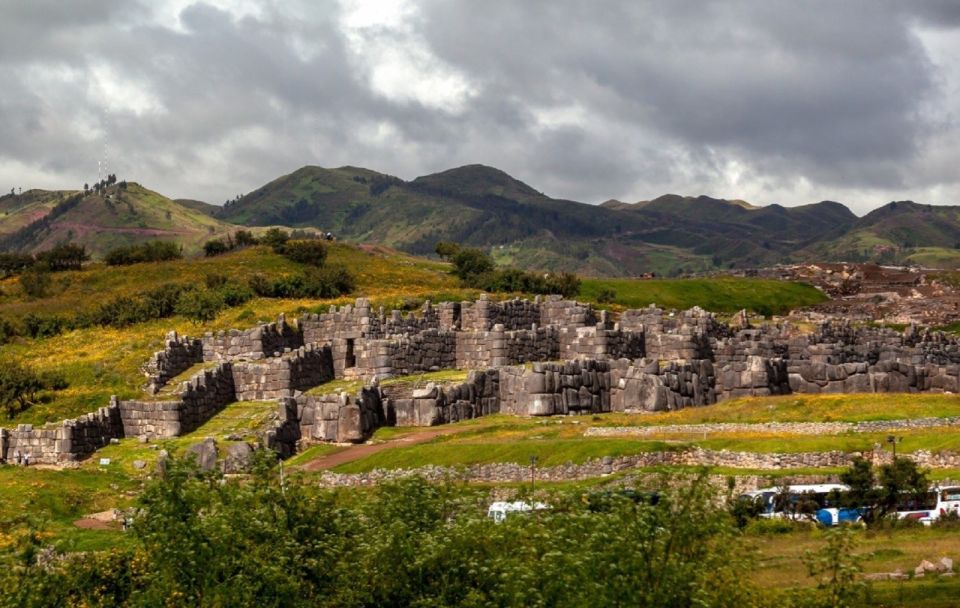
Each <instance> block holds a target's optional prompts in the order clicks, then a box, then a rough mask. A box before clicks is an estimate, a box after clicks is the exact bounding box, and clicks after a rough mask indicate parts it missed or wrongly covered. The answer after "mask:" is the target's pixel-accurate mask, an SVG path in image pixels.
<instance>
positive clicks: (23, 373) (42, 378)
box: [0, 360, 66, 418]
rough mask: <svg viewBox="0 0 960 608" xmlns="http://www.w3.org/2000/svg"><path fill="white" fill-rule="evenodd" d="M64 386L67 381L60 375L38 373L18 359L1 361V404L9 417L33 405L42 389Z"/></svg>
mask: <svg viewBox="0 0 960 608" xmlns="http://www.w3.org/2000/svg"><path fill="white" fill-rule="evenodd" d="M63 388H66V382H65V381H64V380H63V378H62V377H60V376H56V375H40V374H37V373H36V372H34V371H33V370H32V369H30V368H28V367H25V366H23V365H21V364H20V363H19V362H18V361H13V360H7V361H3V362H2V363H0V406H2V407H3V409H4V412H5V413H6V415H7V417H8V418H10V417H13V416H14V415H16V414H17V413H19V412H22V411H24V410H26V409H27V408H29V407H30V406H31V405H33V403H34V402H35V401H36V399H37V393H39V392H40V391H42V390H45V389H56V390H60V389H63Z"/></svg>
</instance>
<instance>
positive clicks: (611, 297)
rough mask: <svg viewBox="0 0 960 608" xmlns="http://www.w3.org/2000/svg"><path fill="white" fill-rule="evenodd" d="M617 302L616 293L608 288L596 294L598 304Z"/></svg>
mask: <svg viewBox="0 0 960 608" xmlns="http://www.w3.org/2000/svg"><path fill="white" fill-rule="evenodd" d="M616 301H617V292H616V291H615V290H613V289H611V288H610V287H604V288H603V289H601V290H600V293H598V294H597V302H599V303H600V304H613V303H614V302H616Z"/></svg>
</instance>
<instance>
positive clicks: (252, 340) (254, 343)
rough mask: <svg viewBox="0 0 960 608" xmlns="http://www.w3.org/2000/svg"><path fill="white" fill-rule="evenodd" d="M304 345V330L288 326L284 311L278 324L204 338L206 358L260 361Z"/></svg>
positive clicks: (206, 359) (209, 359)
mask: <svg viewBox="0 0 960 608" xmlns="http://www.w3.org/2000/svg"><path fill="white" fill-rule="evenodd" d="M303 344H304V337H303V333H302V331H301V330H300V329H299V328H298V327H296V326H293V325H289V324H288V323H287V321H286V318H285V317H284V315H282V314H281V315H280V317H279V318H278V319H277V322H276V323H265V324H260V325H258V326H257V327H254V328H251V329H247V330H243V331H241V330H238V329H231V330H229V331H221V332H217V333H209V332H208V333H207V334H206V335H204V337H203V360H204V361H233V360H237V359H247V360H258V359H263V358H265V357H273V356H275V355H276V354H278V353H282V352H284V351H285V350H287V349H296V348H300V347H301V346H303Z"/></svg>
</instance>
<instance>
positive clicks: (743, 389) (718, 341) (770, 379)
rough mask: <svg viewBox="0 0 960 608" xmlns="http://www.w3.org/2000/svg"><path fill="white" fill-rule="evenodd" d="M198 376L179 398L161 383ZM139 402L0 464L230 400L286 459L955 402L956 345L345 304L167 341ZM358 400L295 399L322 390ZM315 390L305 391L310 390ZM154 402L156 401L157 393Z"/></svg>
mask: <svg viewBox="0 0 960 608" xmlns="http://www.w3.org/2000/svg"><path fill="white" fill-rule="evenodd" d="M200 364H202V365H203V366H204V367H205V368H204V369H202V370H201V371H199V372H198V373H197V374H195V375H194V376H193V377H192V378H191V379H190V380H188V381H187V382H184V383H182V384H181V385H180V386H179V387H177V389H176V390H174V391H171V390H170V388H169V387H167V388H166V389H165V387H166V385H167V384H168V382H169V381H170V380H171V379H173V378H175V377H177V376H178V375H180V374H182V373H184V372H185V371H186V370H188V369H190V368H191V367H193V366H195V365H200ZM445 369H465V370H471V371H470V373H469V375H468V376H467V378H466V380H465V381H463V382H459V383H450V384H447V385H443V386H436V385H432V384H428V385H427V386H413V385H411V384H410V383H406V384H403V383H400V384H390V385H383V386H381V385H380V381H381V380H383V379H386V378H390V377H394V376H410V375H415V374H422V373H426V372H432V371H439V370H445ZM144 373H145V375H146V376H147V383H146V386H145V391H146V393H147V397H146V398H143V399H139V400H129V401H128V400H119V399H116V398H114V399H112V400H111V402H110V403H109V405H107V406H106V407H104V408H101V409H100V410H98V411H97V412H95V413H91V414H87V415H85V416H81V417H80V418H77V419H75V420H66V421H64V422H62V423H60V424H58V425H48V426H46V427H43V428H34V427H32V426H30V425H20V426H18V427H17V428H15V429H0V457H2V458H5V459H6V460H7V461H10V460H12V458H13V455H14V453H15V452H19V453H21V454H24V453H29V454H30V455H31V458H32V460H33V461H34V462H50V463H57V462H68V461H73V460H77V459H79V458H83V457H85V456H87V455H89V454H90V453H92V452H93V451H95V450H96V449H97V448H99V447H101V446H103V445H105V444H107V443H109V441H110V440H111V439H118V438H123V437H134V436H141V437H144V436H145V437H158V438H162V437H175V436H178V435H182V434H184V433H188V432H190V431H192V430H194V429H196V428H198V427H199V426H201V425H202V424H203V423H204V422H206V421H207V420H209V419H210V417H212V416H213V415H214V414H216V413H217V412H219V411H220V410H222V409H223V408H224V407H225V406H226V405H227V404H229V403H232V402H235V401H250V400H258V401H259V400H277V402H278V421H277V423H276V425H275V426H274V428H272V429H271V430H269V431H268V432H267V433H266V435H265V443H266V444H267V445H268V446H270V447H273V448H274V449H277V450H278V451H280V452H281V453H282V454H290V453H293V452H294V451H295V450H296V449H297V448H298V446H301V445H302V444H304V443H309V442H315V441H333V442H360V441H364V440H366V439H367V438H368V437H369V436H370V434H371V433H372V432H373V431H375V430H376V429H377V428H379V427H381V426H385V425H397V426H429V425H437V424H445V423H449V422H456V421H458V420H463V419H468V418H473V417H477V416H484V415H487V414H492V413H499V412H502V413H509V414H515V415H521V416H549V415H557V414H582V413H600V412H611V411H614V412H633V411H662V410H673V409H679V408H684V407H697V406H703V405H709V404H712V403H715V402H717V401H721V400H724V399H730V398H736V397H744V396H764V395H783V394H790V393H864V392H875V393H879V392H958V391H960V342H958V341H957V340H956V339H955V338H952V337H948V336H946V335H945V334H942V333H938V332H929V331H917V330H915V329H913V328H910V329H908V330H907V331H906V332H902V333H901V332H896V331H893V330H890V329H879V328H872V327H866V326H860V327H855V326H852V325H850V324H848V323H842V322H841V323H838V322H826V323H823V324H821V325H820V326H819V327H817V328H816V330H815V331H813V332H810V333H803V332H800V331H798V330H797V329H796V328H793V327H791V326H790V325H789V324H768V325H764V326H762V327H757V328H753V327H750V326H749V323H748V322H747V319H746V316H745V315H740V316H738V317H736V318H735V320H734V323H733V324H726V323H721V322H719V321H718V320H717V319H716V318H715V317H714V316H713V315H712V314H711V313H708V312H706V311H703V310H701V309H698V308H693V309H691V310H688V311H684V312H676V313H675V312H665V311H663V310H661V309H659V308H656V307H654V306H650V307H648V308H645V309H640V310H627V311H624V312H623V313H621V314H620V316H619V318H618V319H616V320H615V319H613V318H612V317H611V315H609V314H608V313H607V312H606V311H595V310H594V309H593V308H592V307H591V306H589V305H587V304H582V303H579V302H574V301H570V300H564V299H562V298H560V297H558V296H551V297H546V298H537V299H535V300H533V301H530V300H519V299H515V300H508V301H503V302H496V301H493V300H490V299H488V298H486V297H481V298H480V299H479V300H477V301H475V302H444V303H441V304H439V305H437V306H434V305H431V304H430V303H427V304H425V305H424V306H423V308H422V309H421V310H420V311H419V312H418V313H409V314H403V313H401V312H400V311H392V312H391V313H389V314H388V313H386V312H385V311H384V310H383V309H379V310H373V309H372V308H371V306H370V304H369V302H368V301H367V300H365V299H363V298H361V299H358V300H357V301H356V303H355V304H354V305H348V306H343V307H340V308H337V307H331V308H330V310H329V312H327V313H323V314H308V315H304V316H302V317H301V318H300V319H299V320H298V321H297V322H296V323H292V324H291V323H287V321H286V319H285V318H284V317H283V316H282V315H281V317H280V318H279V319H278V320H277V322H276V323H270V324H261V325H259V326H257V327H254V328H252V329H248V330H244V331H240V330H231V331H227V332H219V333H216V334H213V333H208V334H207V335H205V336H204V337H203V338H200V339H194V338H189V337H180V336H177V335H176V334H175V333H171V334H170V335H168V336H167V339H166V342H165V346H164V349H163V350H162V351H159V352H158V353H156V354H155V355H154V356H153V357H152V358H151V359H150V360H149V361H148V362H147V363H146V364H145V365H144ZM340 378H342V379H355V380H359V381H362V383H363V384H364V388H363V389H362V390H360V391H359V392H358V393H357V394H347V393H343V392H339V393H331V394H326V395H314V394H305V392H306V391H307V390H308V389H310V388H312V387H316V386H320V385H322V384H324V383H326V382H328V381H330V380H333V379H340ZM313 392H315V391H311V393H313ZM158 393H159V394H158Z"/></svg>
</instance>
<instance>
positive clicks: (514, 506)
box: [487, 500, 550, 523]
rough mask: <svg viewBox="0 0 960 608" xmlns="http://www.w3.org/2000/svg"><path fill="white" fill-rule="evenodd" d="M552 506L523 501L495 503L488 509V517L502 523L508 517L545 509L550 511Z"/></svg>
mask: <svg viewBox="0 0 960 608" xmlns="http://www.w3.org/2000/svg"><path fill="white" fill-rule="evenodd" d="M549 508H550V505H548V504H546V503H542V502H535V503H532V504H531V503H529V502H524V501H522V500H517V501H514V502H502V501H501V502H495V503H493V504H492V505H490V508H489V509H487V517H489V518H490V519H492V520H493V521H495V522H497V523H500V522H502V521H503V520H505V519H506V518H507V516H508V515H511V514H517V513H529V512H531V511H541V510H543V509H549Z"/></svg>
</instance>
